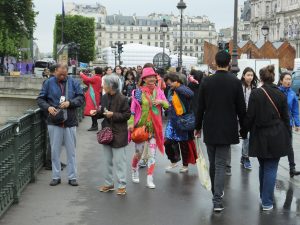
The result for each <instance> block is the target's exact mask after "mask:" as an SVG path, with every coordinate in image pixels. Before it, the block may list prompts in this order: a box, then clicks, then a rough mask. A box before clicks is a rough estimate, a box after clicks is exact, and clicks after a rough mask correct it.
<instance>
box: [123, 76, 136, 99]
mask: <svg viewBox="0 0 300 225" xmlns="http://www.w3.org/2000/svg"><path fill="white" fill-rule="evenodd" d="M135 89H136V82H135V77H134V74H133V72H132V71H128V72H127V74H126V76H125V83H124V88H123V95H125V96H126V97H127V99H128V102H129V103H131V98H132V91H133V90H135Z"/></svg>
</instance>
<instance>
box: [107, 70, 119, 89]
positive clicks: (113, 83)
mask: <svg viewBox="0 0 300 225" xmlns="http://www.w3.org/2000/svg"><path fill="white" fill-rule="evenodd" d="M103 82H104V84H105V85H106V86H108V87H110V88H111V89H112V90H113V91H115V92H118V91H120V80H119V77H118V76H117V75H113V74H112V75H106V76H104V80H103Z"/></svg>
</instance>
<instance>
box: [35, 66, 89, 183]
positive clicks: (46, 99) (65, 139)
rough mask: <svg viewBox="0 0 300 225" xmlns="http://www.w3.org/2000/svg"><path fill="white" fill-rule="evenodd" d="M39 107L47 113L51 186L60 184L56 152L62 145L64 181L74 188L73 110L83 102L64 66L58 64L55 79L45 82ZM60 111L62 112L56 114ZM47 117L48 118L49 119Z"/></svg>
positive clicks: (82, 96)
mask: <svg viewBox="0 0 300 225" xmlns="http://www.w3.org/2000/svg"><path fill="white" fill-rule="evenodd" d="M37 103H38V105H39V107H40V108H41V109H42V110H43V111H45V112H48V113H49V117H48V119H47V122H48V132H49V137H50V145H51V160H52V181H51V183H50V185H51V186H56V185H58V184H60V183H61V174H60V173H61V164H60V153H61V148H62V145H64V146H65V148H66V150H67V166H68V179H69V184H70V185H71V186H78V183H77V168H76V126H77V125H78V121H77V116H76V108H78V107H80V106H81V105H82V104H83V103H84V95H83V91H82V89H81V87H80V84H79V82H77V81H76V80H74V79H72V78H71V77H68V66H67V65H64V64H58V65H57V70H56V76H55V77H52V78H50V79H48V80H47V81H46V82H45V84H44V85H43V88H42V90H41V93H40V95H39V97H38V98H37ZM60 111H61V112H63V113H60ZM50 115H51V116H50Z"/></svg>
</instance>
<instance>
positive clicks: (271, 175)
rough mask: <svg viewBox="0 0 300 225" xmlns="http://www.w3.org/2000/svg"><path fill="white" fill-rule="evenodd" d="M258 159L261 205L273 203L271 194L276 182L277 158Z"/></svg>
mask: <svg viewBox="0 0 300 225" xmlns="http://www.w3.org/2000/svg"><path fill="white" fill-rule="evenodd" d="M258 161H259V183H260V187H259V190H260V198H261V201H262V205H263V206H267V207H268V206H272V205H273V194H274V188H275V183H276V176H277V170H278V163H279V158H276V159H262V158H258Z"/></svg>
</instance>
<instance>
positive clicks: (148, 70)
mask: <svg viewBox="0 0 300 225" xmlns="http://www.w3.org/2000/svg"><path fill="white" fill-rule="evenodd" d="M151 76H157V74H156V73H155V71H154V69H153V68H152V67H147V68H144V69H143V74H142V77H141V79H144V78H146V77H151Z"/></svg>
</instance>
